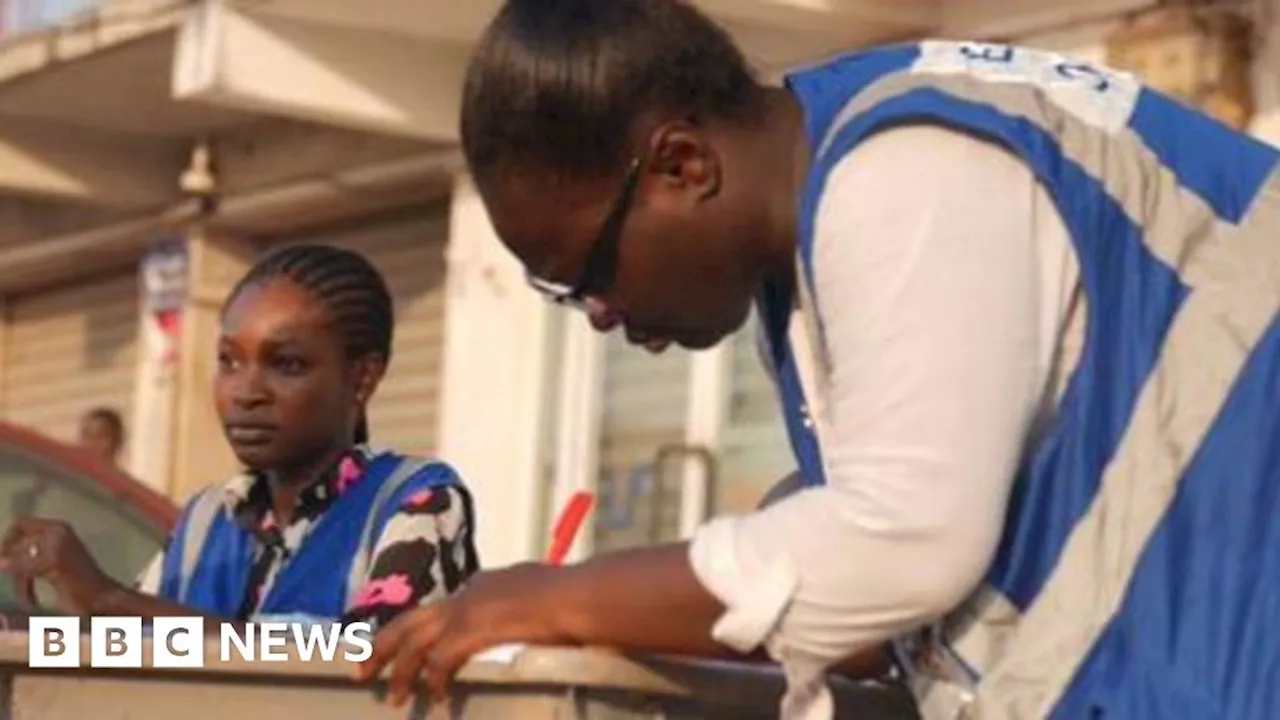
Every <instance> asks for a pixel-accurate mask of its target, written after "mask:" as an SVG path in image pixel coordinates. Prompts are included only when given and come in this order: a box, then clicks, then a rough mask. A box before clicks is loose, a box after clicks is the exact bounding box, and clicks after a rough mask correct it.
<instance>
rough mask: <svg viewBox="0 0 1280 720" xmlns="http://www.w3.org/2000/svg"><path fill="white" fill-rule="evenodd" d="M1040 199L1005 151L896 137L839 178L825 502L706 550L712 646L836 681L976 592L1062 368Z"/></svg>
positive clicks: (904, 131) (831, 274)
mask: <svg viewBox="0 0 1280 720" xmlns="http://www.w3.org/2000/svg"><path fill="white" fill-rule="evenodd" d="M1044 198H1045V195H1044V194H1043V190H1042V189H1041V188H1039V186H1038V185H1037V183H1036V181H1035V179H1034V177H1033V176H1032V175H1031V173H1030V172H1029V171H1028V170H1027V169H1026V167H1024V166H1023V164H1022V163H1020V162H1018V161H1017V160H1016V159H1015V158H1013V157H1012V156H1011V155H1009V154H1007V153H1006V152H1005V151H1004V150H1002V149H1000V148H997V147H995V146H992V145H989V144H987V143H985V142H981V141H979V140H976V139H974V138H971V137H968V136H965V135H961V134H959V133H955V132H951V131H948V130H943V129H941V128H933V127H923V126H922V127H908V128H901V129H897V130H891V131H888V132H886V133H884V134H882V135H880V136H877V137H876V138H873V139H872V140H870V141H868V142H866V143H864V144H863V145H862V146H861V147H860V148H859V149H857V150H856V151H855V152H854V153H852V154H850V155H849V156H848V157H847V158H845V159H844V160H843V161H842V162H841V163H840V165H839V166H838V167H837V168H836V169H835V170H834V171H833V173H832V174H831V176H830V177H829V179H828V183H827V187H826V189H825V192H824V195H823V198H822V200H821V202H820V205H819V211H818V217H817V222H816V226H815V227H816V238H815V241H816V244H815V268H816V269H815V282H816V285H817V288H816V294H817V298H818V304H819V307H818V311H819V316H820V318H821V319H822V323H823V329H824V333H825V337H826V342H827V347H828V349H829V351H830V354H831V358H832V365H831V375H830V376H829V377H828V378H827V381H828V383H827V387H828V396H827V398H826V403H825V406H826V410H827V413H826V417H825V424H826V436H825V437H824V438H823V442H824V448H823V455H824V464H825V471H826V474H827V481H828V484H827V485H826V486H823V487H820V488H811V489H806V490H803V491H801V492H799V493H797V494H795V495H793V496H791V497H789V498H787V499H785V500H783V501H781V502H779V503H777V504H776V505H773V506H771V507H769V508H767V509H765V510H762V511H760V512H757V513H755V514H752V515H748V516H743V517H730V518H721V519H717V520H714V521H712V522H710V523H709V524H707V525H706V526H704V527H703V528H701V529H700V530H699V531H698V532H697V533H696V535H695V537H694V539H693V542H692V545H691V550H690V559H691V562H692V565H693V567H694V570H695V572H696V574H697V575H698V577H699V578H700V579H701V581H702V582H703V583H704V584H705V585H706V586H707V587H708V588H709V589H710V590H711V592H712V593H714V594H715V595H716V596H717V597H718V598H719V599H720V600H721V601H722V602H723V603H724V604H725V606H726V607H727V611H726V612H725V614H724V615H723V616H722V617H721V618H720V620H719V622H718V623H717V625H716V626H715V628H714V635H715V637H716V639H718V640H719V641H721V642H723V643H725V644H727V645H729V646H731V647H734V648H736V649H738V650H740V651H744V652H745V651H749V650H751V649H754V648H756V647H759V646H761V645H763V646H764V647H766V648H767V649H768V650H769V652H770V654H771V655H772V656H773V657H775V658H776V659H778V660H782V661H784V662H804V663H807V664H810V665H815V666H823V667H825V666H829V665H831V664H834V663H836V662H839V661H840V660H843V659H845V658H847V657H849V656H851V655H853V654H855V653H857V652H860V651H862V650H865V649H868V648H871V647H873V646H877V645H879V644H881V643H883V642H885V641H886V640H889V639H891V638H892V637H894V636H896V635H899V634H901V633H903V632H905V631H908V630H910V629H913V628H916V627H919V626H920V625H922V624H924V623H925V622H928V621H930V620H933V619H936V618H938V617H940V616H942V615H944V614H945V613H947V612H948V611H950V610H951V609H953V608H954V607H956V606H957V605H958V604H960V603H961V602H962V601H963V600H964V599H965V597H966V596H967V595H968V594H969V593H970V592H972V590H973V589H974V588H975V587H976V585H977V584H978V583H979V581H980V579H981V577H982V575H983V574H984V572H985V570H986V568H987V567H988V565H989V563H990V559H991V555H992V553H993V552H994V548H995V545H996V542H997V541H998V538H999V534H1000V530H1001V526H1002V521H1003V514H1004V510H1005V505H1006V503H1007V498H1008V493H1009V490H1010V487H1011V485H1012V481H1013V477H1014V474H1015V472H1016V468H1017V465H1018V462H1019V460H1020V457H1021V455H1022V451H1023V447H1024V443H1025V442H1026V440H1027V435H1028V431H1029V428H1030V427H1031V424H1032V421H1033V419H1034V415H1035V413H1036V409H1037V407H1038V405H1039V403H1040V400H1041V397H1042V395H1043V391H1044V385H1045V379H1046V377H1047V373H1048V370H1047V367H1048V360H1047V358H1048V356H1049V354H1051V352H1052V349H1051V348H1046V347H1045V345H1046V342H1045V334H1044V332H1042V330H1043V328H1042V323H1043V317H1044V316H1045V314H1044V313H1042V308H1041V302H1040V296H1039V291H1038V287H1039V285H1038V278H1039V276H1040V259H1039V258H1038V256H1037V253H1038V252H1039V249H1038V247H1037V243H1036V241H1035V237H1034V234H1035V233H1034V228H1035V227H1036V224H1037V222H1038V220H1037V218H1036V215H1037V214H1043V213H1044V212H1046V210H1047V208H1046V207H1044V202H1045V201H1044ZM1052 212H1054V213H1055V215H1056V211H1052Z"/></svg>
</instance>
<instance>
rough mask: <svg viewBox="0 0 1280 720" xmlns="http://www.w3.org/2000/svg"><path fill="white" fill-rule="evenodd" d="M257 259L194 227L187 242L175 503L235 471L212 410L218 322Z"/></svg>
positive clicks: (171, 481)
mask: <svg viewBox="0 0 1280 720" xmlns="http://www.w3.org/2000/svg"><path fill="white" fill-rule="evenodd" d="M257 254H258V253H257V248H256V247H255V246H254V245H253V244H252V243H249V242H246V241H242V240H239V239H236V238H230V237H225V236H221V235H217V234H214V233H211V232H209V231H206V230H205V229H203V228H200V227H197V228H194V229H193V230H192V231H191V234H190V236H189V240H188V262H189V266H188V267H189V273H190V280H189V287H188V293H187V299H186V303H185V304H184V306H183V312H182V335H181V342H180V348H179V356H178V360H177V367H176V377H177V390H176V397H175V399H174V413H173V420H172V423H171V426H172V432H173V435H172V451H171V452H170V457H169V463H168V468H169V471H168V483H167V486H168V491H169V495H170V497H172V498H174V500H176V501H179V502H182V501H184V500H186V499H187V498H189V497H190V496H191V495H192V493H194V492H195V491H196V490H199V489H200V488H203V487H205V486H207V485H209V484H211V483H216V482H222V481H224V480H226V479H228V478H229V477H230V476H231V474H232V473H234V472H235V471H236V469H237V463H236V460H235V457H234V456H233V455H232V454H231V449H230V448H229V447H228V446H227V443H226V441H225V440H224V439H223V437H222V429H221V426H220V423H219V422H218V416H217V412H216V411H215V410H214V406H213V378H214V372H215V371H216V370H217V342H218V321H219V313H220V311H221V309H222V303H223V301H224V300H225V299H226V296H227V294H228V293H229V292H230V291H231V288H232V286H233V285H235V283H236V281H238V280H239V279H240V277H241V276H243V275H244V273H245V272H247V271H248V269H249V267H250V266H251V265H252V264H253V261H254V259H255V257H256V256H257Z"/></svg>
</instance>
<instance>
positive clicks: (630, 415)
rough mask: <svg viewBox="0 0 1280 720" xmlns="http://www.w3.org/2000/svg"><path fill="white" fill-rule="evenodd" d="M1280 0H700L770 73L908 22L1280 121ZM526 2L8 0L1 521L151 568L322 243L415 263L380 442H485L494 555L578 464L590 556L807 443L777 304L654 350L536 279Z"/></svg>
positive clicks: (470, 458)
mask: <svg viewBox="0 0 1280 720" xmlns="http://www.w3.org/2000/svg"><path fill="white" fill-rule="evenodd" d="M601 1H604V0H601ZM1274 2H1275V0H1266V1H1263V2H1244V3H1219V2H1206V3H1189V2H1160V1H1159V0H1075V1H1074V2H1073V1H1064V0H704V1H703V2H700V3H699V4H700V5H701V6H703V7H704V8H705V9H706V10H708V11H709V12H711V13H712V14H713V15H714V16H715V17H717V18H718V19H720V20H721V21H723V22H724V23H725V24H726V25H727V26H729V27H730V28H732V30H733V32H734V33H736V35H737V36H738V38H739V39H740V41H741V43H742V44H743V46H744V47H745V48H746V50H747V51H748V52H749V54H750V55H751V57H752V58H753V60H754V61H755V62H756V63H757V64H758V66H759V67H760V69H761V71H762V72H763V73H765V74H766V75H767V76H769V77H775V78H776V77H777V76H778V74H779V73H780V72H781V71H782V70H783V69H784V68H786V67H788V66H792V65H794V64H798V63H808V62H812V61H815V60H819V59H821V58H823V57H826V56H829V55H831V54H834V53H838V52H843V51H848V50H853V49H856V48H858V47H863V46H866V45H868V44H873V43H879V42H886V41H896V40H904V39H917V38H921V37H925V36H935V37H937V36H945V37H949V38H963V39H984V40H995V41H1014V42H1018V43H1022V44H1028V45H1033V46H1038V47H1043V48H1047V49H1053V50H1058V51H1061V52H1065V53H1070V54H1073V55H1077V56H1080V57H1081V58H1082V59H1083V60H1086V61H1092V62H1102V63H1108V64H1112V65H1115V66H1118V67H1121V68H1125V69H1130V70H1132V71H1134V72H1137V73H1139V74H1141V75H1142V76H1143V77H1144V78H1145V79H1146V80H1147V81H1148V82H1150V83H1152V84H1154V85H1156V86H1158V87H1160V88H1163V89H1165V90H1167V91H1168V92H1171V93H1173V94H1175V95H1178V96H1179V97H1181V98H1183V99H1184V100H1185V101H1187V102H1189V103H1192V104H1195V105H1198V106H1202V107H1205V108H1207V109H1209V110H1210V111H1211V112H1213V113H1214V114H1215V115H1216V116H1218V117H1219V118H1220V119H1221V120H1222V121H1223V122H1226V123H1228V124H1231V125H1234V126H1237V127H1240V128H1246V129H1248V130H1250V131H1251V132H1253V133H1255V134H1256V135H1258V136H1259V137H1261V138H1264V139H1268V140H1277V139H1280V97H1278V93H1280V78H1278V77H1277V73H1278V72H1280V25H1277V23H1276V21H1274V20H1273V17H1274V13H1275V8H1274V7H1273V3H1274ZM496 7H497V2H496V0H467V1H466V2H456V1H455V2H445V0H364V1H359V0H240V1H238V2H236V1H233V0H201V1H195V2H190V1H187V2H183V1H176V0H97V1H94V0H0V417H2V418H3V420H4V421H6V423H8V425H5V426H0V524H5V525H7V524H8V522H9V520H10V518H11V517H12V516H13V515H14V514H16V513H21V512H36V513H39V514H43V515H47V516H53V517H62V518H65V519H68V520H70V521H71V522H72V523H73V524H75V525H76V527H77V528H78V529H79V530H80V532H81V534H82V537H85V538H86V539H87V540H89V541H90V544H91V547H92V548H93V549H94V550H95V552H96V553H98V554H99V558H100V560H101V561H102V562H103V563H104V565H105V566H106V567H107V569H108V570H110V571H111V572H112V573H113V574H117V575H118V576H119V577H122V578H124V577H131V573H133V572H134V571H136V569H137V568H138V567H139V566H140V565H141V564H142V563H143V562H144V560H145V559H146V558H147V557H148V556H149V554H150V553H151V552H152V551H154V550H155V549H156V548H158V547H159V545H160V544H161V542H163V537H164V532H165V528H166V527H167V524H168V523H169V522H172V518H173V513H174V505H175V504H181V503H182V502H183V501H184V500H185V499H186V498H188V497H189V496H190V495H191V494H192V493H193V492H194V491H195V490H197V489H198V488H200V487H202V486H204V485H206V484H208V483H211V482H217V481H221V480H224V479H226V478H227V477H228V476H229V475H230V474H231V473H233V472H234V471H235V469H236V468H235V464H234V461H233V459H232V458H231V456H230V454H229V452H228V451H227V449H226V448H225V445H224V443H223V441H222V435H221V430H220V429H219V427H218V424H217V422H216V418H215V416H214V413H213V409H212V406H211V401H210V379H211V374H212V371H213V366H214V361H215V357H214V351H213V346H214V338H215V336H216V331H217V313H218V309H219V305H220V303H221V301H222V299H223V297H224V295H225V294H226V292H227V291H228V290H229V288H230V285H231V284H232V283H233V282H234V281H235V280H236V279H237V278H238V276H239V274H240V273H242V272H243V271H244V270H245V269H246V268H247V267H248V265H249V264H250V263H251V262H252V261H253V259H254V258H255V257H256V256H257V255H258V254H259V253H262V252H263V251H265V250H267V249H268V248H271V247H273V246H277V245H279V244H282V243H290V242H298V241H324V242H333V243H338V244H341V245H345V246H350V247H353V248H357V249H359V250H361V251H363V252H365V253H366V254H367V255H368V256H369V257H370V258H371V259H372V260H373V262H374V263H376V264H377V265H378V266H379V267H380V268H381V269H382V271H383V272H384V273H385V274H386V276H387V278H388V280H389V282H390V285H391V288H392V290H393V293H394V296H395V302H396V305H397V307H396V310H397V313H398V327H397V328H396V333H397V336H396V347H395V350H394V356H395V357H394V362H393V365H392V367H391V372H390V375H389V376H388V378H387V380H386V382H385V383H384V385H383V386H382V388H381V391H380V392H379V394H378V396H377V397H376V399H375V402H374V404H373V410H372V418H371V422H372V429H373V436H374V439H375V442H376V444H380V445H389V446H395V447H397V448H399V449H401V450H405V451H413V452H418V453H434V454H438V455H440V456H441V457H443V458H445V459H446V460H448V461H450V462H452V463H454V464H456V465H457V466H458V467H459V468H460V469H461V470H462V472H463V474H464V476H465V478H466V479H467V482H468V483H469V484H470V486H471V488H472V489H473V492H474V493H475V495H476V497H477V502H478V506H479V518H480V523H479V533H480V549H481V557H482V559H483V561H484V563H485V564H486V565H488V566H496V565H503V564H507V563H510V562H513V561H518V560H524V559H530V558H534V557H537V556H538V555H539V554H540V553H541V552H542V550H543V548H544V546H545V544H546V541H547V535H548V525H549V524H550V522H551V518H552V517H553V516H554V514H555V512H556V510H557V509H558V507H559V506H560V504H561V503H563V502H564V501H565V499H567V498H568V497H569V496H570V495H571V494H572V493H573V492H574V491H576V490H579V489H584V488H586V489H592V490H596V491H598V493H599V494H600V504H599V506H598V510H597V512H596V513H595V514H594V516H593V518H592V522H593V526H592V528H591V531H590V532H588V533H585V534H584V537H583V538H582V539H581V540H580V542H579V543H578V546H577V547H576V548H575V553H576V555H577V556H579V557H581V556H583V555H585V554H588V553H591V552H593V551H597V550H601V549H606V548H618V547H623V546H628V545H636V544H644V543H653V542H659V541H664V540H670V539H674V538H677V537H680V536H684V535H687V534H688V533H689V532H690V531H691V530H692V529H693V528H694V527H695V526H696V525H697V524H699V523H700V522H702V521H703V520H704V519H705V518H707V517H709V516H712V515H716V514H722V513H731V512H735V511H741V510H744V509H747V508H750V507H752V506H754V505H755V503H756V502H757V500H758V499H759V498H760V496H761V495H762V494H763V492H764V490H765V488H766V487H768V486H769V485H770V484H772V483H773V482H774V481H775V480H777V479H778V478H779V477H780V476H782V475H783V474H785V473H786V472H788V471H789V470H791V469H792V462H791V460H790V452H789V449H788V447H787V444H786V439H785V435H784V432H783V430H782V425H781V418H780V415H779V413H778V411H777V409H776V407H775V402H774V398H773V394H772V389H771V386H770V385H769V382H768V380H767V378H766V376H765V374H764V372H763V370H761V369H760V366H759V364H758V363H757V361H756V357H755V350H754V346H753V341H754V334H753V332H752V330H751V329H750V328H747V329H744V330H743V331H742V332H741V333H739V335H738V336H737V337H734V338H733V339H732V340H731V341H730V342H726V343H724V344H723V345H722V346H721V347H718V348H715V349H712V350H708V351H705V352H700V353H696V354H695V353H688V352H683V351H669V352H667V353H665V354H663V355H661V356H659V357H654V356H650V355H649V354H648V353H646V352H644V351H643V350H639V349H633V348H630V347H628V346H627V345H626V344H625V342H624V341H623V340H622V339H621V338H620V337H613V336H610V337H603V336H599V335H596V334H594V333H592V332H591V331H590V330H589V329H588V328H587V327H586V325H585V323H584V322H583V320H582V319H581V318H579V317H576V316H572V315H568V314H565V313H564V312H563V311H561V310H559V309H557V308H553V307H550V306H548V305H547V304H546V303H544V302H543V301H542V300H541V299H540V298H539V297H537V296H536V295H535V294H534V293H533V292H530V291H527V290H526V288H525V287H524V281H523V276H522V274H521V271H520V269H519V268H518V267H517V266H516V265H515V263H514V261H513V260H511V259H510V258H508V257H507V256H506V254H505V253H504V252H503V251H502V249H501V248H500V246H498V244H497V242H496V240H495V238H494V237H493V233H492V230H491V228H490V226H489V224H488V220H487V218H486V216H485V214H484V211H483V208H482V207H481V206H480V204H479V202H478V200H477V198H476V197H475V194H474V192H473V191H472V190H471V188H470V186H469V185H468V182H467V179H466V177H465V175H464V173H463V172H462V165H461V162H460V155H459V152H458V150H457V113H458V103H459V92H460V84H461V79H462V72H463V67H464V63H465V60H466V57H467V52H468V46H469V44H470V43H471V42H472V41H473V39H474V38H475V37H476V35H477V34H478V32H479V31H480V29H481V27H482V26H483V24H484V23H485V21H486V20H487V19H488V17H489V16H490V15H491V14H492V13H493V12H494V10H495V8H496ZM112 417H114V418H115V419H114V420H112V419H111V418H112ZM113 428H114V429H113ZM120 431H122V432H120ZM84 448H91V449H92V453H95V454H91V451H90V450H88V449H84Z"/></svg>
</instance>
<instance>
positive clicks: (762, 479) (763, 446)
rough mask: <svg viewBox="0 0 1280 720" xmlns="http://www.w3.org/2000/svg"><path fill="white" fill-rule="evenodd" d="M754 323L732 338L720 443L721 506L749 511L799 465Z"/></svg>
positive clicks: (718, 507) (724, 511) (723, 510)
mask: <svg viewBox="0 0 1280 720" xmlns="http://www.w3.org/2000/svg"><path fill="white" fill-rule="evenodd" d="M755 328H756V325H755V322H754V318H753V322H752V323H751V324H750V325H748V326H747V327H746V328H744V329H743V330H741V331H739V332H738V333H737V334H736V335H735V336H734V337H733V339H732V346H731V352H732V353H733V365H732V367H733V370H732V375H731V377H730V388H731V395H730V400H729V411H728V417H727V419H726V422H725V426H724V431H723V435H722V436H721V447H720V468H719V469H720V474H719V477H720V483H719V497H718V498H717V503H716V510H717V512H718V513H719V514H730V513H736V512H742V511H745V510H750V509H752V508H754V507H755V506H756V504H757V503H758V502H759V500H760V498H761V497H762V496H763V495H764V493H765V491H766V490H767V489H768V488H769V487H770V486H772V485H773V484H774V483H775V482H777V481H778V480H779V479H781V478H782V477H783V476H784V475H786V474H787V473H790V472H791V471H793V470H795V468H796V464H795V460H794V459H793V457H792V454H791V445H790V443H789V441H788V440H787V430H786V423H785V421H784V420H783V417H782V410H781V408H780V407H779V405H778V395H777V391H776V390H775V388H774V385H773V380H772V378H770V377H769V374H768V372H766V371H765V369H764V367H763V365H762V364H761V359H760V353H759V350H758V349H757V346H756V337H757V335H756V330H755Z"/></svg>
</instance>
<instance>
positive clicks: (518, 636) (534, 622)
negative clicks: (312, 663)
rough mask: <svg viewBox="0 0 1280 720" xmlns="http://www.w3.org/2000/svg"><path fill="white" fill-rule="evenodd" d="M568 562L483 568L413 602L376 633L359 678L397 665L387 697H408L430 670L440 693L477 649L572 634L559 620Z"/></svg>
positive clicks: (396, 702)
mask: <svg viewBox="0 0 1280 720" xmlns="http://www.w3.org/2000/svg"><path fill="white" fill-rule="evenodd" d="M564 572H566V571H565V570H563V569H560V568H555V567H551V566H547V565H540V564H537V563H526V564H521V565H513V566H511V567H509V568H504V569H501V570H495V571H491V572H482V573H479V574H478V575H476V576H475V577H473V578H472V579H471V580H470V581H469V582H468V584H467V586H466V589H464V590H463V591H462V592H460V593H458V594H457V595H454V596H453V597H450V598H446V599H444V600H440V601H438V602H433V603H431V604H429V605H424V606H422V607H419V608H415V609H413V610H409V611H407V612H405V613H403V614H401V615H400V616H398V617H397V618H396V619H395V620H393V621H391V622H390V623H388V624H387V626H386V628H384V629H383V630H381V631H380V632H379V633H378V634H377V636H376V637H375V638H374V641H373V655H372V656H370V658H369V659H368V660H366V661H365V662H363V663H361V664H360V666H359V668H358V670H357V679H359V680H372V679H373V678H374V677H376V676H377V675H378V673H379V672H380V671H381V670H382V669H383V668H384V667H386V666H387V665H391V666H392V670H391V676H390V678H389V680H388V685H387V702H388V703H390V704H391V705H393V706H400V705H403V704H404V703H405V702H406V701H408V699H409V698H410V697H411V696H412V695H413V690H414V685H415V684H416V683H417V682H418V680H419V678H421V677H422V675H423V674H424V673H425V674H426V678H425V679H426V681H427V684H428V686H429V688H430V690H431V695H432V697H434V698H436V699H438V700H443V699H444V698H445V697H446V696H447V691H446V687H447V685H448V683H449V681H450V680H451V679H452V678H453V676H454V674H455V673H457V671H458V670H459V668H461V667H462V666H463V665H464V664H465V663H466V662H467V660H468V659H469V658H470V657H471V656H472V655H475V654H476V653H478V652H480V651H482V650H486V649H488V648H490V647H493V646H495V645H500V644H502V643H507V642H527V643H535V644H543V645H549V644H556V643H564V642H566V637H565V634H564V633H563V632H562V631H560V630H558V629H557V628H556V622H555V615H556V612H555V611H556V605H555V602H554V591H553V588H554V587H555V586H556V584H557V582H556V581H557V579H558V578H559V577H560V576H561V574H562V573H564Z"/></svg>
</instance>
